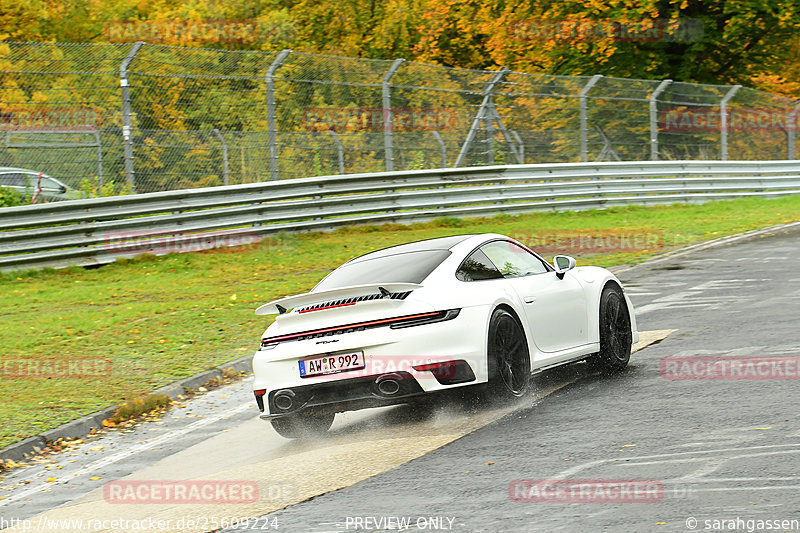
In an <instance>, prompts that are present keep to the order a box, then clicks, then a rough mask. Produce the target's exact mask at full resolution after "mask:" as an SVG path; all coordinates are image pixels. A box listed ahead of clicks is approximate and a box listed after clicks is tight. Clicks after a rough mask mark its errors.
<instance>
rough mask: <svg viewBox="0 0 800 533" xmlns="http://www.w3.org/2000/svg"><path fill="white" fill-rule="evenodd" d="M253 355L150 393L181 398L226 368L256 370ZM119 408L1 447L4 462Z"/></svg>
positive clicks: (87, 428) (75, 434)
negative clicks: (180, 396) (253, 366)
mask: <svg viewBox="0 0 800 533" xmlns="http://www.w3.org/2000/svg"><path fill="white" fill-rule="evenodd" d="M252 359H253V356H252V355H245V356H243V357H240V358H238V359H234V360H233V361H229V362H227V363H223V364H221V365H218V366H217V367H216V368H213V369H211V370H206V371H204V372H200V373H199V374H195V375H194V376H190V377H188V378H184V379H182V380H180V381H176V382H174V383H170V384H169V385H165V386H163V387H161V388H159V389H156V390H154V391H153V392H151V393H150V394H164V395H166V396H168V397H169V398H170V399H172V400H174V399H177V398H178V396H179V395H183V394H186V393H188V392H189V391H191V390H196V389H198V388H199V387H202V386H203V385H205V384H206V383H208V382H209V381H212V380H214V379H220V378H222V376H223V372H224V371H226V370H230V369H233V371H235V372H252V370H253V369H252ZM118 408H119V405H114V406H111V407H106V408H105V409H102V410H100V411H96V412H94V413H90V414H88V415H86V416H82V417H80V418H78V419H76V420H72V421H70V422H67V423H65V424H62V425H60V426H58V427H57V428H53V429H49V430H47V431H45V432H42V433H40V434H39V435H34V436H33V437H28V438H27V439H24V440H21V441H19V442H15V443H14V444H11V445H9V446H6V447H5V448H2V449H0V462H3V461H9V460H10V461H21V460H24V459H25V458H26V457H27V456H30V455H34V454H36V453H38V452H39V451H40V450H41V449H42V448H44V447H45V446H47V443H48V442H53V441H57V440H58V439H73V438H80V437H85V436H86V435H88V434H89V433H91V431H92V430H93V429H100V428H102V427H103V420H106V419H108V418H110V417H111V416H112V415H113V414H114V413H115V412H116V411H117V409H118Z"/></svg>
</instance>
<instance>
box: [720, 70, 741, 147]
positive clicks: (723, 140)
mask: <svg viewBox="0 0 800 533" xmlns="http://www.w3.org/2000/svg"><path fill="white" fill-rule="evenodd" d="M741 88H742V86H741V85H734V86H733V87H731V88H730V89H729V90H728V92H727V94H725V96H724V97H723V98H722V101H721V102H720V103H719V145H720V146H719V148H720V159H721V160H723V161H727V160H728V102H729V101H730V99H731V98H733V96H734V95H735V94H736V92H737V91H738V90H739V89H741Z"/></svg>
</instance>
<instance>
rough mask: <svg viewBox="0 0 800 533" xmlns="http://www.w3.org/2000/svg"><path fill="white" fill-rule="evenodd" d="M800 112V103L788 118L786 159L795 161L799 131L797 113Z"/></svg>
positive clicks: (797, 103)
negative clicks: (796, 133) (796, 134)
mask: <svg viewBox="0 0 800 533" xmlns="http://www.w3.org/2000/svg"><path fill="white" fill-rule="evenodd" d="M798 111H800V102H796V103H795V106H794V109H792V111H791V113H789V115H788V116H787V117H786V142H787V145H786V159H795V146H794V145H795V131H797V112H798Z"/></svg>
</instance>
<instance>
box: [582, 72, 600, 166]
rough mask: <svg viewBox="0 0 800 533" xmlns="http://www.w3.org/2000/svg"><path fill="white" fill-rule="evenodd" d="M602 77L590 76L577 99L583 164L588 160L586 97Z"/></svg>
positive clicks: (597, 75) (598, 75)
mask: <svg viewBox="0 0 800 533" xmlns="http://www.w3.org/2000/svg"><path fill="white" fill-rule="evenodd" d="M602 77H603V75H602V74H595V75H594V76H592V77H591V78H590V79H589V81H588V82H586V85H584V86H583V89H581V94H580V96H579V98H580V106H581V108H580V112H581V131H580V134H581V161H583V162H584V163H585V162H586V161H588V160H589V148H588V145H589V134H588V127H589V126H588V123H589V120H588V118H587V116H586V115H587V109H586V95H588V94H589V91H591V90H592V87H594V86H595V84H596V83H597V82H598V81H600V78H602Z"/></svg>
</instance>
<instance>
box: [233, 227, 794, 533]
mask: <svg viewBox="0 0 800 533" xmlns="http://www.w3.org/2000/svg"><path fill="white" fill-rule="evenodd" d="M798 265H800V235H798V233H791V234H784V235H778V236H774V237H769V238H762V239H759V240H756V241H754V242H746V243H742V244H738V245H733V246H728V247H723V248H716V249H712V250H707V251H701V252H697V253H696V254H693V255H691V256H689V257H684V258H676V259H673V260H669V261H665V262H661V263H658V264H656V265H653V266H652V267H650V268H639V269H634V270H632V271H629V272H628V273H623V274H621V278H622V281H623V282H624V283H625V284H626V286H627V287H628V292H629V294H630V295H631V298H632V299H633V302H634V304H635V305H636V306H637V308H638V320H639V329H640V330H649V329H666V328H675V329H678V330H679V331H678V332H677V333H674V334H672V335H671V336H670V337H668V338H667V339H666V340H665V341H664V342H662V343H661V344H658V345H655V346H651V347H649V348H647V349H646V350H644V351H642V352H640V353H639V354H637V355H636V356H635V357H634V358H633V360H632V363H631V365H630V367H629V368H628V369H627V371H626V372H624V373H622V374H621V375H617V376H610V377H603V376H585V377H584V378H583V379H580V380H579V381H577V382H575V383H574V384H572V385H569V386H567V387H566V388H564V389H561V390H560V391H558V392H556V393H554V394H552V395H550V396H548V397H546V398H544V399H543V400H542V401H541V402H540V403H538V404H536V405H534V406H532V407H527V408H522V409H520V410H518V411H516V412H514V413H512V414H510V415H507V416H505V417H504V418H502V419H500V420H498V421H496V422H495V423H492V424H490V425H488V426H486V427H483V428H482V429H479V430H477V431H476V432H474V433H472V434H470V435H468V436H466V437H464V438H461V439H459V440H457V441H455V442H452V443H450V444H448V445H446V446H444V447H442V448H440V449H438V450H436V451H434V452H432V453H430V454H428V455H426V456H424V457H422V458H420V459H417V460H415V461H412V462H410V463H407V464H405V465H403V466H401V467H399V468H396V469H394V470H392V471H390V472H387V473H385V474H381V475H379V476H375V477H373V478H371V479H368V480H366V481H364V482H361V483H358V484H356V485H354V486H352V487H349V488H346V489H343V490H340V491H337V492H333V493H329V494H326V495H323V496H320V497H318V498H314V499H313V500H311V501H307V502H304V503H301V504H298V505H295V506H292V507H290V508H287V509H285V510H282V511H279V512H276V513H272V514H271V515H269V516H270V517H271V518H273V519H276V521H274V522H273V523H277V524H278V526H279V527H280V530H281V531H309V532H329V531H359V530H360V531H396V530H398V529H400V528H401V527H404V524H408V525H409V526H410V530H412V531H413V530H435V529H436V528H437V527H439V528H441V529H444V530H450V531H464V532H479V531H487V532H489V531H576V532H577V531H581V532H594V531H597V532H627V531H632V532H649V531H670V532H672V531H784V530H785V531H792V530H795V531H796V530H800V509H798V502H800V389H798V386H799V385H800V384H799V383H798V381H797V380H796V379H794V380H792V379H789V380H772V379H769V380H767V379H750V377H752V376H751V375H747V374H746V373H745V374H743V375H744V376H748V379H737V380H719V379H713V380H711V379H703V380H670V379H665V378H664V377H662V375H661V373H660V364H659V363H660V361H661V359H662V358H664V357H667V356H681V357H693V356H715V355H727V356H739V357H773V358H774V357H782V356H790V357H796V356H798V355H800V335H799V334H798V331H800V327H799V326H800V268H798ZM786 368H789V367H786ZM559 372H563V371H556V372H554V373H553V375H552V379H558V374H559ZM699 372H702V370H701V371H699ZM770 372H771V374H770V375H776V374H775V373H774V372H775V371H770ZM683 375H684V376H686V375H687V374H683ZM693 375H700V374H697V373H695V374H693ZM540 379H541V378H540ZM545 379H547V377H545ZM551 478H558V479H572V480H603V481H613V480H649V481H651V482H655V484H656V485H655V486H656V487H660V490H658V491H656V492H655V493H653V494H655V496H652V497H650V496H648V499H647V501H646V502H638V501H634V499H635V498H634V497H632V496H628V497H629V498H630V501H629V502H626V503H618V502H613V501H610V498H611V497H610V496H609V497H607V498H606V499H605V500H604V501H603V498H602V494H603V493H602V492H601V493H600V496H599V497H598V498H596V499H594V501H593V502H592V503H569V502H567V501H565V500H566V499H568V498H566V497H564V496H558V495H556V496H553V494H552V493H551V494H550V498H549V499H547V498H545V499H546V500H547V501H544V502H541V501H540V502H518V501H512V499H511V498H510V493H509V485H510V484H511V483H512V481H514V480H543V479H551ZM516 486H517V485H515V487H516ZM525 486H529V485H523V487H525ZM593 486H595V487H598V486H601V485H600V484H595V485H593ZM512 494H513V490H512ZM540 494H541V495H542V496H546V494H545V493H544V492H542V493H540ZM579 494H580V493H579ZM606 494H609V493H608V492H606ZM645 494H647V493H645ZM522 495H526V491H523V492H522ZM640 495H641V494H640ZM527 496H529V497H530V496H531V493H530V492H527ZM533 496H536V494H535V493H534V494H533ZM792 519H794V520H795V522H794V523H792V522H786V523H776V522H775V520H792ZM767 520H770V521H772V522H759V521H767ZM759 526H761V527H759ZM787 526H788V527H787ZM229 531H233V530H229Z"/></svg>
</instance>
